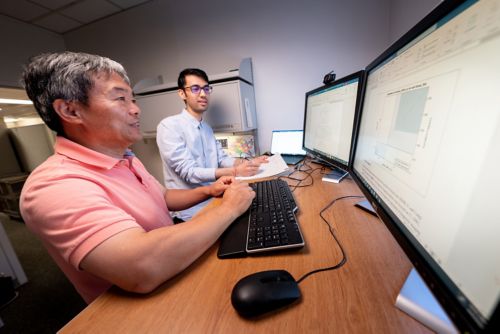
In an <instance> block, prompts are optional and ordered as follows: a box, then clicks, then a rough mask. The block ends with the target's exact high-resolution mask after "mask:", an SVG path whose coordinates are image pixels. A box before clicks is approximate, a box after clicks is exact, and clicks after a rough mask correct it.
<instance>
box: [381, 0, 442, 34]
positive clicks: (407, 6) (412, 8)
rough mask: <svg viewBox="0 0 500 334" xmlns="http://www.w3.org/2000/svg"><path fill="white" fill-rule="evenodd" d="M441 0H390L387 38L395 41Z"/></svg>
mask: <svg viewBox="0 0 500 334" xmlns="http://www.w3.org/2000/svg"><path fill="white" fill-rule="evenodd" d="M440 2H441V0H418V1H415V0H391V6H390V8H391V12H390V17H391V18H390V25H389V40H390V42H391V43H392V42H395V41H396V40H397V39H398V38H400V37H401V36H403V34H404V33H405V32H407V31H408V30H410V29H411V28H412V27H413V26H414V25H415V24H416V23H417V22H419V21H420V20H421V19H423V18H424V16H425V15H427V14H428V13H429V12H430V11H431V10H432V9H434V7H436V6H437V5H439V3H440Z"/></svg>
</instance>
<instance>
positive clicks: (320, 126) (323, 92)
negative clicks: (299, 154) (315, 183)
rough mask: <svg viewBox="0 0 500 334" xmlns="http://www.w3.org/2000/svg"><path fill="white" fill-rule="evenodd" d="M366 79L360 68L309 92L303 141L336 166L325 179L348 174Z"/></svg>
mask: <svg viewBox="0 0 500 334" xmlns="http://www.w3.org/2000/svg"><path fill="white" fill-rule="evenodd" d="M362 80H363V71H359V72H356V73H353V74H351V75H348V76H346V77H343V78H341V79H339V80H336V81H335V82H333V83H332V84H330V85H326V86H321V87H319V88H316V89H314V90H312V91H309V92H307V93H306V105H305V114H304V142H303V145H304V149H305V150H306V151H307V152H308V153H310V154H311V155H313V156H314V157H315V158H317V159H318V160H320V161H322V162H324V163H326V164H328V165H330V166H332V168H333V169H334V170H333V171H332V175H331V178H330V177H326V178H324V180H325V181H332V182H339V181H340V180H341V179H342V178H343V177H344V176H346V175H347V170H348V167H349V162H350V157H351V142H352V138H353V129H354V122H355V120H356V117H355V116H356V110H357V103H358V101H359V100H360V95H361V88H362Z"/></svg>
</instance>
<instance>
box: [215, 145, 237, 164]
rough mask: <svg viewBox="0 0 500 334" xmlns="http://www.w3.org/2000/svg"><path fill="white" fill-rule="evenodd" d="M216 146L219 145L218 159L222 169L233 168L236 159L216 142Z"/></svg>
mask: <svg viewBox="0 0 500 334" xmlns="http://www.w3.org/2000/svg"><path fill="white" fill-rule="evenodd" d="M215 143H216V144H215V145H217V159H218V162H219V166H220V167H233V166H234V161H235V160H236V159H234V158H233V157H230V156H229V155H227V154H226V152H224V150H223V149H222V145H221V144H220V143H219V142H218V141H217V140H216V141H215Z"/></svg>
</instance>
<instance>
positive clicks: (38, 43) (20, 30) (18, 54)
mask: <svg viewBox="0 0 500 334" xmlns="http://www.w3.org/2000/svg"><path fill="white" fill-rule="evenodd" d="M0 31H1V36H2V41H1V43H2V47H1V51H0V86H7V87H21V84H20V81H19V80H20V78H21V71H22V68H23V65H24V64H25V63H26V62H27V60H28V59H29V58H30V57H31V56H34V55H37V54H39V53H42V52H49V51H62V50H65V48H66V47H65V44H64V38H63V37H62V36H61V35H58V34H55V33H52V32H49V31H47V30H44V29H41V28H37V27H34V26H31V25H28V24H25V23H22V22H19V21H16V20H13V19H11V18H9V17H6V16H3V15H0Z"/></svg>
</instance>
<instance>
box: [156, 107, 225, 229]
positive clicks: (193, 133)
mask: <svg viewBox="0 0 500 334" xmlns="http://www.w3.org/2000/svg"><path fill="white" fill-rule="evenodd" d="M156 143H157V144H158V148H159V150H160V156H161V159H162V162H163V176H164V178H165V186H166V187H167V188H170V189H192V188H196V187H198V186H203V185H208V184H210V183H212V182H213V181H215V170H216V169H217V168H219V167H232V166H233V164H234V160H235V159H234V158H232V157H229V156H228V155H227V154H226V153H224V151H223V150H222V147H221V145H220V144H219V142H217V141H216V140H215V136H214V133H213V131H212V128H211V127H210V126H209V125H208V124H207V123H205V122H204V121H203V120H202V121H201V122H200V121H198V120H197V119H196V118H194V117H193V116H192V115H190V114H189V113H188V112H187V110H186V109H183V110H182V112H181V113H180V114H177V115H175V116H170V117H167V118H164V119H163V120H162V121H161V122H160V124H158V127H157V132H156ZM208 202H209V200H207V201H204V202H202V203H200V204H198V205H195V206H193V207H191V208H189V209H187V210H184V211H179V212H176V213H175V215H176V216H177V217H179V218H181V219H183V220H189V219H191V217H192V216H193V215H194V214H195V213H196V212H198V211H199V210H200V209H201V208H203V207H204V206H205V205H207V204H208Z"/></svg>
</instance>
